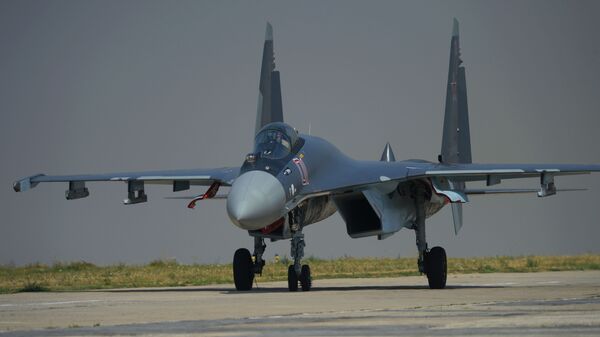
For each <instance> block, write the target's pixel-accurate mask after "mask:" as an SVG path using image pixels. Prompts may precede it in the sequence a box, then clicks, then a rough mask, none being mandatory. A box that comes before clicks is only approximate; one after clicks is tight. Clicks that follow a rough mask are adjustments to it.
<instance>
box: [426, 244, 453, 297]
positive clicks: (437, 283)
mask: <svg viewBox="0 0 600 337" xmlns="http://www.w3.org/2000/svg"><path fill="white" fill-rule="evenodd" d="M425 272H426V274H427V281H428V282H429V288H431V289H444V288H445V287H446V277H447V274H448V264H447V260H446V251H445V250H444V248H442V247H433V248H431V250H430V251H429V252H427V253H426V254H425Z"/></svg>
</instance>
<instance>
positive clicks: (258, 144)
mask: <svg viewBox="0 0 600 337" xmlns="http://www.w3.org/2000/svg"><path fill="white" fill-rule="evenodd" d="M297 141H298V132H297V131H296V130H294V128H292V127H291V126H289V125H288V124H285V123H281V122H275V123H270V124H267V125H265V126H264V127H263V128H262V129H261V130H260V131H259V132H258V134H257V135H256V138H255V142H254V144H255V147H254V153H256V154H258V155H259V156H260V157H263V158H270V159H280V158H284V157H286V156H287V155H289V154H290V153H291V152H292V149H293V148H294V145H295V144H296V142H297Z"/></svg>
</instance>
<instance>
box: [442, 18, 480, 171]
mask: <svg viewBox="0 0 600 337" xmlns="http://www.w3.org/2000/svg"><path fill="white" fill-rule="evenodd" d="M461 64H462V60H461V59H460V45H459V37H458V21H457V20H456V19H454V25H453V28H452V41H451V42H450V64H449V67H448V85H447V88H446V109H445V115H444V130H443V132H444V134H443V138H442V152H441V155H440V158H439V159H440V162H441V163H444V164H455V163H471V162H472V159H471V135H470V130H469V108H468V105H467V83H466V76H465V68H464V67H463V66H461Z"/></svg>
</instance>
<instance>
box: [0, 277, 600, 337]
mask: <svg viewBox="0 0 600 337" xmlns="http://www.w3.org/2000/svg"><path fill="white" fill-rule="evenodd" d="M448 285H449V286H448V288H447V289H444V290H429V289H427V287H426V280H425V278H424V277H401V278H385V279H339V280H319V279H316V280H315V281H314V289H313V291H311V292H307V293H303V292H297V293H289V292H288V291H287V283H284V282H276V283H264V284H261V283H260V282H259V284H258V287H259V289H257V290H253V291H251V292H243V293H240V292H235V291H233V286H231V285H224V286H208V287H184V288H161V289H123V290H109V291H87V292H67V293H20V294H9V295H0V331H1V332H0V335H1V336H112V335H128V336H132V335H134V336H137V335H144V336H146V335H153V336H156V335H163V336H164V335H169V336H172V335H180V336H183V335H185V336H398V335H410V336H452V335H460V336H464V335H470V336H483V335H511V336H512V335H518V336H599V335H600V271H572V272H545V273H515V274H470V275H450V276H449V278H448Z"/></svg>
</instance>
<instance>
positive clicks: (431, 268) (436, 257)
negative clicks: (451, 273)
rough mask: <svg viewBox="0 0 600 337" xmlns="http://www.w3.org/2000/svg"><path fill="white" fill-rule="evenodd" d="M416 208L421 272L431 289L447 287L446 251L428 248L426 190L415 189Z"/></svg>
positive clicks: (414, 227)
mask: <svg viewBox="0 0 600 337" xmlns="http://www.w3.org/2000/svg"><path fill="white" fill-rule="evenodd" d="M415 208H416V211H417V219H416V221H415V224H414V226H413V229H414V230H415V236H416V241H417V249H418V250H419V260H418V266H419V272H421V273H423V274H425V275H427V282H428V283H429V288H431V289H443V288H445V287H446V278H447V261H446V251H445V250H444V248H442V247H433V248H432V249H431V250H429V249H428V248H427V240H426V237H425V188H424V187H423V186H417V187H416V189H415Z"/></svg>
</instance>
